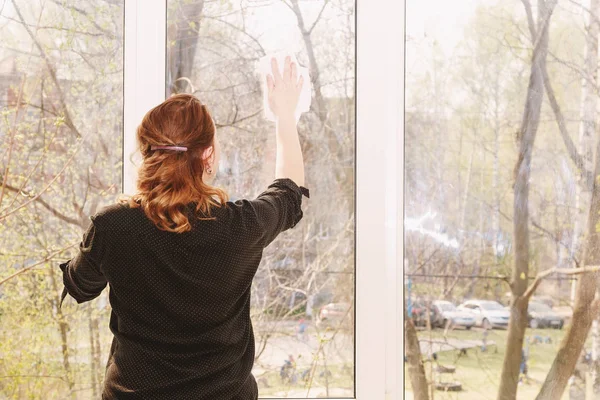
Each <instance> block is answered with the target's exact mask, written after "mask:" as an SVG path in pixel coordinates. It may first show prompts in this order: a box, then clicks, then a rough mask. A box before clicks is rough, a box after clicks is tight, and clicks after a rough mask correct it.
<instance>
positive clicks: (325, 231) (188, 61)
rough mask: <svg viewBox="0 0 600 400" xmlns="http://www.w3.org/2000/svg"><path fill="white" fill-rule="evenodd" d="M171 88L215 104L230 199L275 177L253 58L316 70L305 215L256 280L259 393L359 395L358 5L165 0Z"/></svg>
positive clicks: (307, 120)
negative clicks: (290, 58) (283, 55)
mask: <svg viewBox="0 0 600 400" xmlns="http://www.w3.org/2000/svg"><path fill="white" fill-rule="evenodd" d="M167 7H168V9H167V14H168V18H167V19H168V23H167V87H166V96H169V95H171V94H173V93H181V92H186V93H193V94H195V95H196V96H197V97H198V98H199V99H200V100H201V101H202V102H203V103H205V104H206V105H207V106H208V108H209V110H210V111H211V113H212V115H213V117H214V119H215V121H216V123H217V134H218V135H219V142H220V144H221V146H222V147H221V148H222V153H221V154H222V160H221V162H220V170H219V171H218V175H217V180H216V181H215V185H217V186H220V187H222V188H224V189H226V190H227V191H228V193H229V194H230V197H231V199H232V200H236V199H238V198H244V197H245V198H250V197H252V196H256V195H257V194H258V193H259V192H261V191H262V190H264V189H265V188H266V186H267V185H268V184H269V183H270V182H271V181H272V180H273V179H274V171H275V126H274V124H273V123H272V122H269V121H266V120H265V118H264V113H263V109H262V104H263V101H262V92H261V86H262V82H261V80H260V79H259V76H258V73H257V67H258V65H257V63H258V61H259V60H260V59H261V58H262V57H264V56H265V55H268V54H271V53H275V52H279V51H290V52H293V53H294V54H295V56H296V57H297V59H298V60H299V63H300V64H301V66H304V67H307V68H308V69H309V70H310V74H311V77H312V86H313V94H312V100H311V110H310V112H308V113H305V114H303V116H302V118H301V120H300V122H299V132H300V136H301V143H302V146H303V152H304V158H305V163H306V177H307V178H306V182H307V183H306V186H307V187H308V188H309V189H310V191H311V198H310V200H308V201H305V202H304V203H305V208H304V218H303V220H302V221H301V222H300V223H299V224H298V225H297V226H296V227H295V228H294V229H292V230H289V231H287V232H285V233H284V234H282V235H280V237H278V239H277V240H276V242H274V243H273V244H272V245H271V246H269V247H268V248H267V249H266V250H265V253H264V256H263V262H262V264H261V266H260V267H259V270H258V272H257V275H256V277H255V281H254V287H253V294H252V295H253V298H252V321H253V325H254V331H255V338H256V358H255V366H254V369H253V374H254V376H255V377H256V380H257V382H258V384H259V389H260V396H261V397H267V398H268V397H277V398H288V397H289V398H294V397H303V398H305V397H308V398H316V397H320V398H323V397H351V396H353V395H354V153H355V146H354V143H355V128H354V126H355V122H354V121H355V116H354V107H355V98H354V68H355V62H356V60H355V53H354V44H355V28H354V10H355V5H354V2H353V1H349V0H338V1H333V2H330V1H324V0H317V1H311V2H305V1H296V0H293V1H291V2H284V1H264V2H252V1H242V2H237V1H227V0H226V1H220V2H208V1H201V0H195V1H183V0H169V1H168V2H167Z"/></svg>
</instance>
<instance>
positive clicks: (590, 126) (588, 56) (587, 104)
mask: <svg viewBox="0 0 600 400" xmlns="http://www.w3.org/2000/svg"><path fill="white" fill-rule="evenodd" d="M589 7H590V8H589V12H588V13H586V17H587V21H588V24H587V29H586V32H587V35H586V43H585V47H586V49H585V65H584V74H585V76H584V77H583V79H582V88H581V91H582V104H581V129H580V132H579V149H580V151H581V155H582V158H583V161H584V167H585V169H586V170H591V169H592V168H593V166H592V162H593V157H594V155H593V148H594V147H593V146H594V138H595V137H596V122H595V119H596V112H597V106H598V97H597V96H596V94H595V93H594V90H595V87H596V86H597V76H598V34H599V33H600V24H599V23H598V17H599V11H600V0H590V4H589ZM584 188H585V189H587V190H585V192H586V193H585V195H586V199H587V198H588V197H587V196H589V192H590V190H591V188H590V187H585V186H584ZM578 189H581V186H580V185H578ZM582 195H583V193H580V196H582ZM596 290H598V289H596ZM598 318H599V317H596V318H595V319H594V321H593V323H592V366H591V367H592V368H591V369H592V382H593V392H594V395H595V397H598V395H599V394H600V337H599V335H600V332H599V320H598Z"/></svg>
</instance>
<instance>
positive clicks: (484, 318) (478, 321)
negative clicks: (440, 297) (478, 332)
mask: <svg viewBox="0 0 600 400" xmlns="http://www.w3.org/2000/svg"><path fill="white" fill-rule="evenodd" d="M458 309H460V310H466V311H469V312H471V313H472V315H473V317H474V318H475V325H476V326H481V327H483V328H485V329H492V328H507V327H508V320H509V318H510V312H509V311H508V310H507V309H506V308H505V307H504V306H503V305H502V304H500V303H498V302H497V301H493V300H467V301H465V302H464V303H462V304H461V305H460V306H458Z"/></svg>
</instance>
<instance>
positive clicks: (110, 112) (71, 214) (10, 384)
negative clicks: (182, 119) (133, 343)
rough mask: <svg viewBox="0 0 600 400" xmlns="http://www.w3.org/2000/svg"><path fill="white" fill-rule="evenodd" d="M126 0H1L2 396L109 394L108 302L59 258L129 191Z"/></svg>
mask: <svg viewBox="0 0 600 400" xmlns="http://www.w3.org/2000/svg"><path fill="white" fill-rule="evenodd" d="M123 11H124V1H110V2H108V1H103V0H86V1H83V0H72V1H67V2H63V1H3V2H0V26H2V28H1V30H2V34H1V35H0V110H1V113H2V114H1V116H0V144H1V145H2V150H1V151H0V154H1V156H0V160H1V161H0V187H2V188H1V189H0V265H2V268H0V282H2V283H1V284H0V337H1V338H2V340H0V398H7V399H8V398H10V399H50V398H56V399H58V398H76V397H77V398H82V399H92V398H94V399H97V398H99V397H100V393H101V388H102V380H103V378H104V368H105V363H106V356H107V354H108V349H109V346H110V339H111V337H110V336H112V334H111V333H110V331H109V330H108V329H107V326H108V316H109V310H108V301H107V293H106V292H104V293H103V294H102V295H101V296H100V297H99V298H98V299H96V300H94V301H92V302H90V303H87V304H86V305H85V306H81V307H78V308H77V311H75V306H74V305H75V302H74V301H73V299H65V301H64V303H63V306H62V308H61V309H58V307H57V306H58V301H59V300H60V294H61V292H62V289H63V282H62V273H61V271H60V269H59V268H58V263H59V262H63V261H65V260H67V259H69V258H71V257H73V256H74V255H75V254H76V253H75V252H76V251H77V250H78V247H77V246H78V244H79V242H80V241H81V238H82V233H83V231H84V229H85V228H86V227H87V224H88V223H89V218H88V216H89V215H93V214H95V213H96V212H97V211H98V210H99V209H100V208H101V207H103V206H104V205H107V204H110V203H112V202H113V201H114V199H115V197H116V196H117V195H118V194H119V193H120V192H121V184H122V180H121V170H122V164H121V162H122V134H123V127H122V120H123V57H122V51H123Z"/></svg>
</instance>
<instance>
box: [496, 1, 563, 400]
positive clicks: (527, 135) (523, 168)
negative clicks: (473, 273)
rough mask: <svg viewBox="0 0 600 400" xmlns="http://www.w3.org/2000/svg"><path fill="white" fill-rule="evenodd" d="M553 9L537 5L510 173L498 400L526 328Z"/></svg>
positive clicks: (512, 375) (515, 376)
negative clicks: (506, 299) (535, 173)
mask: <svg viewBox="0 0 600 400" xmlns="http://www.w3.org/2000/svg"><path fill="white" fill-rule="evenodd" d="M555 5H556V2H555V1H548V2H546V1H540V2H539V4H538V27H539V28H538V32H539V35H538V37H537V39H536V41H535V43H536V44H535V47H534V49H533V55H532V60H531V72H530V76H529V87H528V89H527V97H526V101H525V110H524V113H523V120H522V123H521V129H520V131H519V135H518V139H519V155H518V159H517V163H516V165H515V170H514V174H515V185H514V202H513V229H514V239H513V240H514V243H515V246H514V249H515V254H514V257H515V261H514V266H513V273H512V281H511V291H512V301H511V305H510V321H509V326H508V337H507V340H506V354H505V356H504V363H503V365H502V374H501V377H500V386H499V388H498V397H497V398H498V400H512V399H515V398H516V396H517V385H518V380H519V367H520V364H521V351H522V349H523V337H524V336H525V329H526V327H527V307H528V303H529V298H528V297H526V296H524V294H525V291H526V290H527V287H528V280H527V276H528V275H529V178H530V172H531V158H532V152H533V145H534V142H535V136H536V133H537V129H538V125H539V119H540V111H541V107H542V99H543V94H544V79H543V73H542V70H545V64H546V55H547V53H548V26H549V24H550V18H551V16H552V11H553V10H554V6H555Z"/></svg>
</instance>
